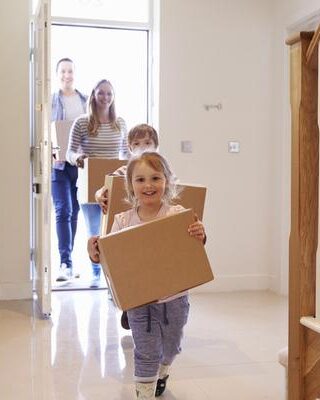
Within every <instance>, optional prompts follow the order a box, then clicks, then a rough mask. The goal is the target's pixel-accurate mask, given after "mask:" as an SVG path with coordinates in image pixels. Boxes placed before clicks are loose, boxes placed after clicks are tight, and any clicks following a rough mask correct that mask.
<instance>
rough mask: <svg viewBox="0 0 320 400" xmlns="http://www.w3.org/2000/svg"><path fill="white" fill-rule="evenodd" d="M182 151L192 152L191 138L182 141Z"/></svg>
mask: <svg viewBox="0 0 320 400" xmlns="http://www.w3.org/2000/svg"><path fill="white" fill-rule="evenodd" d="M181 153H192V142H191V140H182V141H181Z"/></svg>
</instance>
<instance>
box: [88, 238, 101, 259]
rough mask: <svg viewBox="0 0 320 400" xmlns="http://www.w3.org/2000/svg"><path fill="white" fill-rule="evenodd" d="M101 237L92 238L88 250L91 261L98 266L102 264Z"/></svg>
mask: <svg viewBox="0 0 320 400" xmlns="http://www.w3.org/2000/svg"><path fill="white" fill-rule="evenodd" d="M98 239H99V236H91V238H90V239H89V240H88V244H87V250H88V253H89V257H90V260H91V261H93V262H94V263H96V264H98V263H99V262H100V253H99V248H98Z"/></svg>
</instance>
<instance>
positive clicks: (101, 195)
mask: <svg viewBox="0 0 320 400" xmlns="http://www.w3.org/2000/svg"><path fill="white" fill-rule="evenodd" d="M95 199H96V202H97V203H98V204H99V206H100V207H101V210H102V212H103V214H107V212H108V189H106V188H105V187H104V186H102V188H100V189H98V190H97V191H96V193H95Z"/></svg>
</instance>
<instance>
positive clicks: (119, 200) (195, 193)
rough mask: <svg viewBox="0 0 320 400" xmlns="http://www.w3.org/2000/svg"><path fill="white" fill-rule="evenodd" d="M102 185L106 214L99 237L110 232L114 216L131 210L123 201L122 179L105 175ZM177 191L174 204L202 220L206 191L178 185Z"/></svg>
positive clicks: (123, 180)
mask: <svg viewBox="0 0 320 400" xmlns="http://www.w3.org/2000/svg"><path fill="white" fill-rule="evenodd" d="M104 185H105V187H106V188H107V189H108V212H107V214H106V215H103V216H102V221H101V231H100V233H101V235H106V234H108V233H109V232H110V231H111V227H112V224H113V219H114V216H115V214H118V213H120V212H122V211H126V210H128V209H129V208H131V206H130V204H128V202H126V200H125V199H126V196H127V195H126V189H125V179H124V178H123V177H121V176H108V175H106V177H105V183H104ZM178 190H179V191H180V194H179V197H178V198H177V199H175V201H174V203H176V204H181V205H182V206H183V207H185V208H192V209H193V211H194V212H195V213H196V214H197V215H198V217H199V219H200V220H202V218H203V210H204V203H205V199H206V190H207V189H206V188H205V187H203V186H195V185H190V184H184V183H180V184H179V185H178Z"/></svg>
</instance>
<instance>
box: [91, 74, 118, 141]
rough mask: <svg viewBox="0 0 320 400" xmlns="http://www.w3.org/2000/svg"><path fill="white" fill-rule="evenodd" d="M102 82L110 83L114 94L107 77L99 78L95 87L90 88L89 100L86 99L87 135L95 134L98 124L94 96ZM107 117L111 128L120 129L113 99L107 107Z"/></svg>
mask: <svg viewBox="0 0 320 400" xmlns="http://www.w3.org/2000/svg"><path fill="white" fill-rule="evenodd" d="M104 83H107V84H108V85H110V87H111V90H112V92H113V96H114V89H113V86H112V84H111V82H110V81H108V80H107V79H101V80H100V81H99V82H98V83H97V84H96V85H95V87H94V88H93V89H92V92H91V94H90V97H89V100H88V107H87V108H88V116H89V124H88V132H89V136H97V134H98V133H97V131H98V128H99V126H100V122H99V117H98V111H97V103H96V98H95V91H96V90H97V89H98V87H99V86H100V85H102V84H104ZM109 119H110V123H111V126H112V128H113V129H115V130H116V131H120V126H119V124H118V122H117V115H116V107H115V101H114V99H113V102H112V104H111V105H110V108H109Z"/></svg>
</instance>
